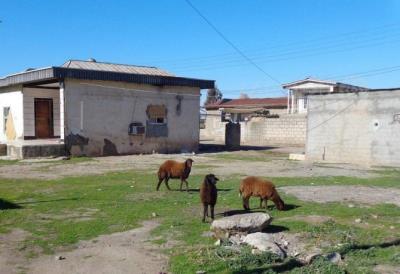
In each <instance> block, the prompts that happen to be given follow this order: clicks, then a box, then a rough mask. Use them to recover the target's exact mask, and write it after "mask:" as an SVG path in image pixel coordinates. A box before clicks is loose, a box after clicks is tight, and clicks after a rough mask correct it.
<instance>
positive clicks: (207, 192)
mask: <svg viewBox="0 0 400 274" xmlns="http://www.w3.org/2000/svg"><path fill="white" fill-rule="evenodd" d="M218 180H219V179H218V178H217V177H215V175H214V174H208V175H206V177H204V181H203V183H202V184H201V186H200V200H201V203H202V204H203V222H205V221H206V216H208V206H210V211H211V219H213V220H214V206H215V204H216V203H217V196H218V192H217V187H216V184H217V181H218Z"/></svg>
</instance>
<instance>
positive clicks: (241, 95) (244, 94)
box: [239, 92, 250, 99]
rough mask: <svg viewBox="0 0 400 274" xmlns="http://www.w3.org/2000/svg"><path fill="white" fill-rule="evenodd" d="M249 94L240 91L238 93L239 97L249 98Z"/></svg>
mask: <svg viewBox="0 0 400 274" xmlns="http://www.w3.org/2000/svg"><path fill="white" fill-rule="evenodd" d="M249 98H250V97H249V95H247V93H244V92H241V93H240V95H239V99H249Z"/></svg>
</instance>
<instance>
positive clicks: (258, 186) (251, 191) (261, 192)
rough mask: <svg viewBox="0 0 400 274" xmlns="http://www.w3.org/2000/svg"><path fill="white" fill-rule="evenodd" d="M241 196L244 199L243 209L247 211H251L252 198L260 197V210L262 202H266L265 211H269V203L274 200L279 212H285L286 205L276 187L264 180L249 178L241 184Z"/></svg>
mask: <svg viewBox="0 0 400 274" xmlns="http://www.w3.org/2000/svg"><path fill="white" fill-rule="evenodd" d="M239 193H240V196H241V197H242V198H243V207H244V209H245V210H250V206H249V200H250V197H251V196H254V197H260V208H261V207H262V202H263V201H265V209H267V201H268V200H272V201H273V202H274V204H275V206H276V208H277V209H278V210H283V209H284V207H285V203H284V202H283V201H282V199H281V197H280V196H279V194H278V192H277V191H276V188H275V185H274V184H273V183H272V182H270V181H268V180H264V179H262V178H258V177H254V176H249V177H246V178H244V179H243V180H242V181H241V182H240V187H239Z"/></svg>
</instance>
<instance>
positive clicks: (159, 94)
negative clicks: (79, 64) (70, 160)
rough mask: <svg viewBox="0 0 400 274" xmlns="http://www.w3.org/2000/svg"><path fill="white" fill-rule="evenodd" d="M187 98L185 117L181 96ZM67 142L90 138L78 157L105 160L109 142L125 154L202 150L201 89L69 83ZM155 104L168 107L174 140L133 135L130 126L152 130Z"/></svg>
mask: <svg viewBox="0 0 400 274" xmlns="http://www.w3.org/2000/svg"><path fill="white" fill-rule="evenodd" d="M177 93H178V94H181V95H182V96H183V100H182V103H181V114H180V115H178V114H177V112H176V107H177V104H178V101H177V99H176V96H177ZM64 100H65V113H64V117H65V138H66V142H67V143H68V139H69V138H70V137H71V136H72V135H75V136H76V135H77V134H79V135H80V136H83V137H85V138H89V141H88V144H87V145H84V146H83V151H80V150H81V149H80V148H79V145H74V147H72V148H71V149H72V150H73V153H74V154H79V152H82V154H86V155H104V153H103V152H104V151H103V150H104V144H105V141H104V139H107V140H110V141H111V142H112V143H113V144H115V146H116V148H117V150H118V153H119V154H131V153H151V152H152V151H153V150H155V151H158V152H180V151H196V150H197V148H198V143H199V119H200V117H199V110H200V89H199V88H190V87H157V86H151V85H139V84H130V83H121V82H105V81H83V80H73V79H66V80H65V88H64ZM149 104H153V105H154V104H164V105H165V106H166V107H167V121H168V132H169V134H168V137H159V138H154V137H151V138H150V137H145V136H130V135H129V134H128V127H129V124H130V123H132V122H142V123H143V125H146V121H147V115H146V109H147V106H148V105H149Z"/></svg>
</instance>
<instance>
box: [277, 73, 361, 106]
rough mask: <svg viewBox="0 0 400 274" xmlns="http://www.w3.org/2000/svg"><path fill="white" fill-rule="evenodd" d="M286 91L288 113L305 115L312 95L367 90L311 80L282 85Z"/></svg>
mask: <svg viewBox="0 0 400 274" xmlns="http://www.w3.org/2000/svg"><path fill="white" fill-rule="evenodd" d="M283 88H284V89H287V90H288V97H287V104H288V113H290V114H296V113H307V105H308V98H307V97H308V96H309V95H313V94H329V93H346V92H357V91H365V90H368V89H367V88H364V87H359V86H353V85H349V84H344V83H340V82H334V81H324V80H318V79H312V78H306V79H304V80H300V81H295V82H291V83H288V84H284V85H283Z"/></svg>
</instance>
